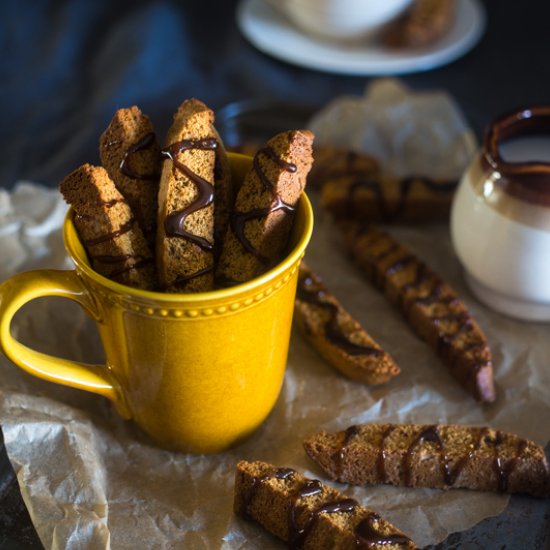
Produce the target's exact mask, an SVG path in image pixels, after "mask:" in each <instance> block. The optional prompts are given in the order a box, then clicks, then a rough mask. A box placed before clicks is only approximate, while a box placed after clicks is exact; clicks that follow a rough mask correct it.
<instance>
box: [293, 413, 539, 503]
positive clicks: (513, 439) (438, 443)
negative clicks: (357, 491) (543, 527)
mask: <svg viewBox="0 0 550 550" xmlns="http://www.w3.org/2000/svg"><path fill="white" fill-rule="evenodd" d="M304 447H305V449H306V452H307V454H308V455H309V456H310V457H311V458H312V459H313V460H315V461H316V462H317V463H318V464H319V465H320V466H321V467H322V468H323V469H324V470H325V472H326V473H328V475H330V477H331V478H333V479H335V480H337V481H340V482H343V483H353V484H358V485H363V484H375V483H390V484H393V485H403V486H406V487H434V488H442V489H446V488H451V487H463V488H470V489H478V490H489V491H495V492H525V493H529V494H532V495H534V496H542V495H544V494H545V493H546V492H547V491H548V488H549V483H550V473H549V470H548V464H547V461H546V457H545V454H544V451H543V450H542V448H540V447H538V446H536V445H535V444H534V443H533V442H530V441H528V440H526V439H523V438H520V437H518V436H515V435H513V434H506V433H504V432H501V431H494V430H491V429H489V428H487V427H479V428H478V427H468V426H453V425H447V426H445V425H424V426H423V425H412V424H365V425H360V426H357V425H354V426H350V428H348V429H347V430H345V431H343V432H336V433H334V434H325V433H321V434H317V435H316V436H313V437H311V438H309V439H308V440H306V442H305V443H304Z"/></svg>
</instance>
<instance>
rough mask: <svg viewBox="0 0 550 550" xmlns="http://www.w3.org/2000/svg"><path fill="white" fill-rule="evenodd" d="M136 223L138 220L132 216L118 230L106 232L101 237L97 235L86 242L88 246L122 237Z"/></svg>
mask: <svg viewBox="0 0 550 550" xmlns="http://www.w3.org/2000/svg"><path fill="white" fill-rule="evenodd" d="M135 223H136V220H135V219H134V218H130V219H129V220H128V221H127V222H126V223H124V224H122V225H121V226H120V227H119V228H118V229H117V230H116V231H111V232H110V233H105V235H100V236H99V237H95V238H94V239H87V240H85V241H84V244H86V245H87V246H94V245H96V244H101V243H104V242H107V241H110V240H112V239H114V238H116V237H120V236H121V235H124V233H128V231H130V230H131V229H132V227H133V225H134V224H135Z"/></svg>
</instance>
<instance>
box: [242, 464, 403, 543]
mask: <svg viewBox="0 0 550 550" xmlns="http://www.w3.org/2000/svg"><path fill="white" fill-rule="evenodd" d="M295 474H296V471H295V470H292V469H291V468H277V469H275V470H274V471H273V473H272V474H267V475H264V476H260V477H255V478H254V479H253V481H252V485H251V486H250V488H249V490H248V491H247V493H246V494H245V496H244V507H243V509H244V511H243V515H244V517H245V518H247V519H253V518H252V517H251V516H250V507H251V504H252V501H253V500H254V497H255V496H256V494H257V491H258V489H259V488H260V486H261V485H262V484H264V483H266V482H267V481H269V480H270V479H273V478H276V479H292V477H293V476H294V475H295ZM323 490H324V489H323V485H322V483H321V482H320V481H318V480H316V479H313V480H308V479H306V480H304V482H303V483H301V484H299V485H298V486H297V487H296V488H295V489H294V491H293V493H292V495H291V504H290V507H289V510H288V541H287V542H288V545H289V548H291V549H292V550H301V549H302V548H303V547H304V545H305V543H306V540H307V537H308V536H309V535H310V533H311V532H312V531H313V529H314V527H315V525H316V523H317V522H318V521H319V518H320V516H322V515H323V514H337V513H352V512H354V511H355V510H356V509H357V508H360V504H359V503H358V502H357V501H356V500H354V499H352V498H343V499H339V500H335V501H330V502H324V503H321V504H319V506H317V507H316V508H315V509H314V510H312V511H309V512H308V515H307V517H306V518H305V521H302V522H301V523H302V526H300V525H299V524H298V521H297V516H298V506H299V504H300V502H301V501H302V499H304V498H307V497H312V496H317V495H321V494H322V493H323ZM378 521H380V518H379V516H378V515H377V514H375V513H374V512H369V514H368V515H367V516H366V517H365V518H364V519H363V520H361V521H360V522H359V524H358V525H357V526H356V527H355V529H354V537H355V546H356V547H357V548H365V549H366V548H372V546H374V545H377V544H378V545H385V544H408V543H410V542H411V540H410V539H409V538H408V537H406V536H405V535H401V534H389V535H384V534H382V533H379V532H378V531H377V530H376V528H375V526H374V524H375V523H376V522H378Z"/></svg>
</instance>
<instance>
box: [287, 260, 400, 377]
mask: <svg viewBox="0 0 550 550" xmlns="http://www.w3.org/2000/svg"><path fill="white" fill-rule="evenodd" d="M295 319H296V321H297V323H298V325H299V326H300V328H301V329H302V332H303V333H304V335H305V336H306V338H307V339H308V340H309V341H310V343H311V344H312V345H313V347H314V348H316V349H317V351H318V352H319V353H320V354H321V356H322V357H323V358H324V359H325V360H326V361H327V362H328V363H330V364H331V365H332V366H333V367H334V368H336V369H337V370H338V371H340V372H341V373H342V374H344V376H346V377H348V378H350V379H352V380H357V381H358V382H363V383H365V384H383V383H384V382H387V381H388V380H390V379H391V378H393V377H394V376H397V375H398V374H399V372H400V369H399V367H398V366H397V365H396V363H395V362H394V360H393V358H392V357H391V355H390V354H389V353H388V352H386V351H384V350H383V349H382V348H381V347H380V346H379V345H378V344H377V343H376V342H375V341H374V340H373V339H372V338H371V336H370V335H369V334H368V333H367V332H366V331H365V330H364V329H363V327H362V326H361V325H360V324H359V323H358V322H357V321H356V320H355V319H354V318H353V317H352V316H351V315H350V314H349V313H348V312H347V311H346V310H345V309H344V308H343V307H342V305H341V304H340V302H339V301H338V300H337V299H336V297H335V296H334V295H333V294H332V293H331V292H330V291H329V290H328V288H327V287H326V286H325V284H324V283H323V282H322V280H321V279H320V277H319V276H318V275H316V274H315V273H314V272H313V271H311V269H309V268H308V267H307V265H306V264H305V263H304V262H302V264H301V266H300V275H299V279H298V289H297V292H296V301H295Z"/></svg>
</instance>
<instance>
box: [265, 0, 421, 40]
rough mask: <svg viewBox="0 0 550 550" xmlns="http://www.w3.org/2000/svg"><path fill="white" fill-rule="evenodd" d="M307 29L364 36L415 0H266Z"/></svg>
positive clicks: (325, 34)
mask: <svg viewBox="0 0 550 550" xmlns="http://www.w3.org/2000/svg"><path fill="white" fill-rule="evenodd" d="M264 1H266V2H268V3H269V4H271V5H272V6H273V7H275V9H278V10H279V11H281V12H282V13H283V14H284V15H286V16H287V17H288V18H289V19H290V21H292V22H293V23H294V24H295V25H297V26H298V27H299V28H300V29H302V30H303V31H304V32H306V33H309V34H311V35H313V36H318V37H321V38H328V39H330V40H344V41H353V40H359V39H364V38H366V37H367V36H369V34H371V33H373V32H375V31H376V30H378V29H379V28H380V27H381V26H382V25H384V24H385V23H388V22H389V21H391V20H392V19H393V18H395V17H397V16H398V15H399V14H400V13H401V12H402V11H403V10H405V9H406V8H407V7H408V6H409V4H410V3H411V0H264Z"/></svg>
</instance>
